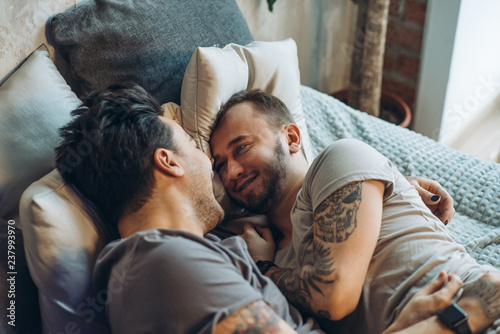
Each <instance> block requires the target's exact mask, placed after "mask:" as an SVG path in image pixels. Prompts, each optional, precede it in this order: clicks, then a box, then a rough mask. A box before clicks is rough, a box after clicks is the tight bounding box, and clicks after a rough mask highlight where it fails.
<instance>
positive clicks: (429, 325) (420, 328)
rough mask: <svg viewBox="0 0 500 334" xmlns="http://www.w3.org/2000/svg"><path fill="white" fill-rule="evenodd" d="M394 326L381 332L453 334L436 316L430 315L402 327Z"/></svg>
mask: <svg viewBox="0 0 500 334" xmlns="http://www.w3.org/2000/svg"><path fill="white" fill-rule="evenodd" d="M396 327H397V326H396V324H393V325H392V326H390V327H389V328H387V329H386V330H385V331H384V332H382V334H421V333H426V334H453V331H451V330H450V329H448V328H447V327H446V326H444V325H443V324H442V323H441V322H440V321H439V319H438V317H437V316H432V317H430V318H428V319H425V320H422V321H420V322H417V323H416V324H413V325H412V326H410V327H407V328H404V329H400V330H393V328H396Z"/></svg>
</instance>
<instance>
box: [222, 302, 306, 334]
mask: <svg viewBox="0 0 500 334" xmlns="http://www.w3.org/2000/svg"><path fill="white" fill-rule="evenodd" d="M264 332H265V333H297V332H296V331H295V330H294V329H293V328H292V327H290V325H289V324H288V323H286V322H285V321H284V320H283V319H281V318H280V317H279V316H278V315H277V314H276V313H275V312H274V311H273V310H272V309H271V308H270V307H269V306H268V305H267V304H266V302H264V301H263V300H258V301H255V302H253V303H250V304H248V305H247V306H245V307H243V308H241V309H240V310H238V311H237V312H236V313H234V314H233V315H231V316H230V317H227V318H225V319H224V320H222V321H221V322H220V323H218V324H217V326H216V327H215V333H216V334H227V333H264Z"/></svg>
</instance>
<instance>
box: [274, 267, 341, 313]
mask: <svg viewBox="0 0 500 334" xmlns="http://www.w3.org/2000/svg"><path fill="white" fill-rule="evenodd" d="M326 270H328V269H326ZM316 271H317V268H314V266H313V265H307V266H305V267H303V268H302V270H301V271H295V270H293V269H290V268H279V267H273V268H271V269H269V271H268V272H267V273H266V274H267V276H268V277H270V278H271V280H272V281H273V282H274V283H275V284H276V285H277V286H278V288H279V289H280V290H281V292H282V293H283V295H284V296H285V297H286V299H287V300H288V301H289V302H290V303H291V304H293V305H294V306H295V307H297V308H298V309H300V310H301V311H303V312H306V313H309V314H314V315H317V316H321V317H325V318H331V315H330V314H329V311H328V310H324V309H320V308H318V307H317V305H316V304H320V303H321V300H320V299H321V298H324V297H325V296H324V294H323V292H322V290H321V289H320V288H319V287H318V281H317V280H318V279H320V280H321V283H323V284H325V283H326V284H334V281H333V280H332V281H328V280H324V279H321V278H320V276H318V274H317V273H315V272H316ZM315 281H316V282H315Z"/></svg>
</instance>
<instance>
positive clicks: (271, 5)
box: [267, 0, 277, 12]
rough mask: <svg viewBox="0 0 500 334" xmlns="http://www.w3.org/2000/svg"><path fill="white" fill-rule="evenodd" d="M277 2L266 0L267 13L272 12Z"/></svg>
mask: <svg viewBox="0 0 500 334" xmlns="http://www.w3.org/2000/svg"><path fill="white" fill-rule="evenodd" d="M276 1H277V0H267V7H268V8H269V11H270V12H272V11H273V6H274V3H275V2H276Z"/></svg>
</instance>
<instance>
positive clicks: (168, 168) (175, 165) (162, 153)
mask: <svg viewBox="0 0 500 334" xmlns="http://www.w3.org/2000/svg"><path fill="white" fill-rule="evenodd" d="M154 161H155V165H156V168H158V169H159V170H160V171H161V172H162V173H164V174H167V175H170V176H172V177H180V176H183V175H184V173H185V171H184V168H183V167H182V166H181V165H180V164H179V159H178V156H177V155H175V154H174V152H172V151H171V150H167V149H166V148H158V149H156V151H155V154H154Z"/></svg>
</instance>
